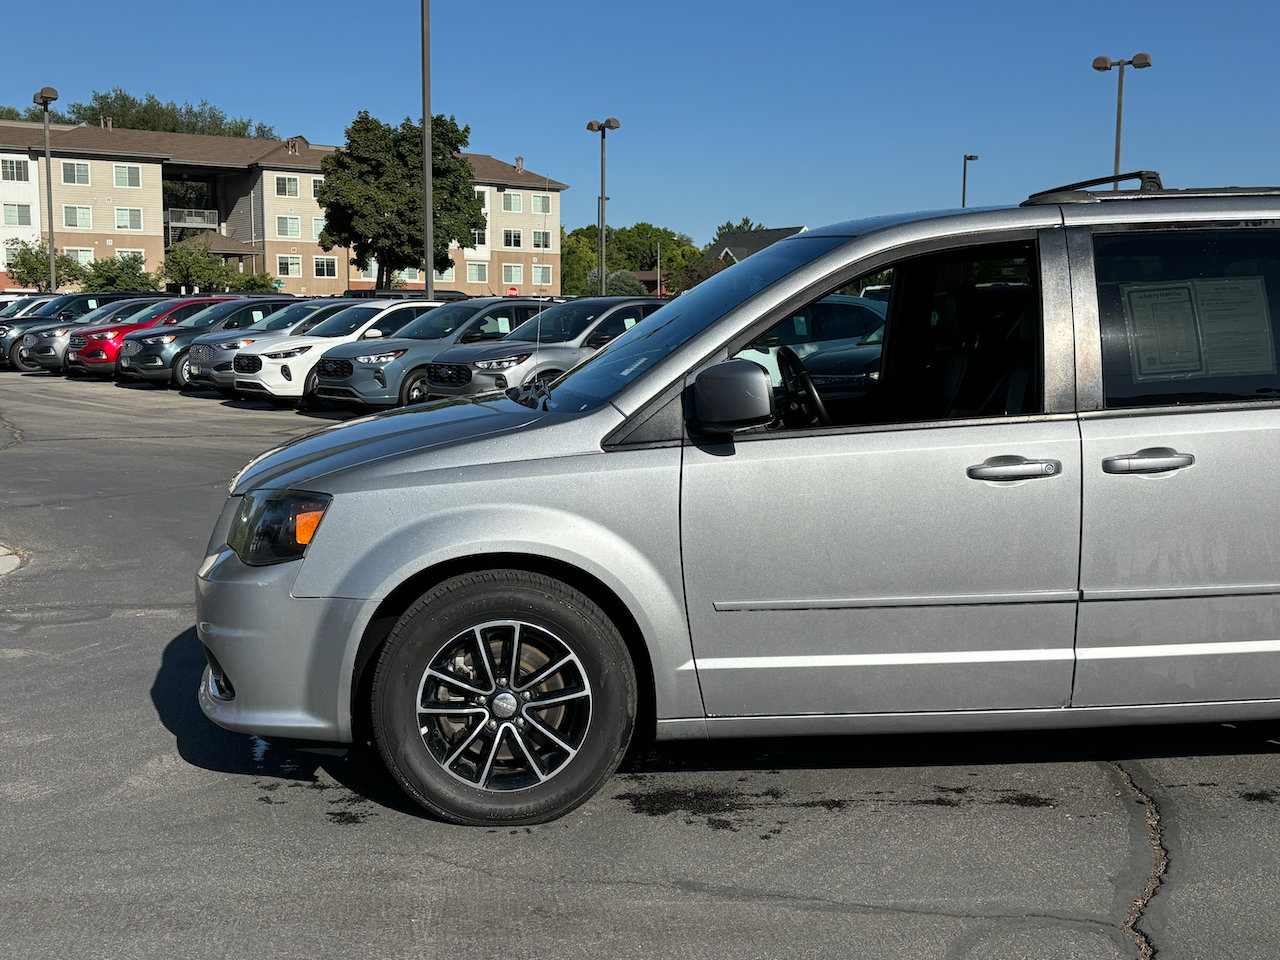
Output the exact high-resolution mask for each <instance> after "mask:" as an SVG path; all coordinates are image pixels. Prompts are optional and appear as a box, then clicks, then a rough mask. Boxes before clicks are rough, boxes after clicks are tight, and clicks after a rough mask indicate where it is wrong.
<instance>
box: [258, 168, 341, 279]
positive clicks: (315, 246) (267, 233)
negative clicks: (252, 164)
mask: <svg viewBox="0 0 1280 960" xmlns="http://www.w3.org/2000/svg"><path fill="white" fill-rule="evenodd" d="M277 178H283V182H284V185H285V187H284V189H286V190H288V189H290V188H289V186H288V185H289V184H290V183H291V182H293V181H296V182H297V187H298V195H297V196H296V197H295V196H288V195H284V196H281V195H280V194H279V193H278V191H277V184H276V179H277ZM323 179H324V178H323V177H322V176H321V175H320V173H319V172H318V171H317V172H311V171H293V170H270V169H268V170H264V171H262V179H261V187H260V190H261V194H262V213H263V227H264V230H263V232H262V234H261V235H262V236H264V237H265V238H266V250H267V272H268V273H269V274H271V276H273V277H275V278H276V280H277V281H279V282H281V283H283V284H284V286H283V287H282V289H283V290H284V291H285V292H286V293H296V294H310V295H314V296H328V295H330V294H335V293H343V292H345V291H346V289H347V285H348V282H347V271H346V266H345V265H346V259H347V256H346V251H345V250H343V249H342V248H340V247H335V248H334V249H333V250H330V251H328V252H326V251H324V250H321V249H320V244H319V243H318V242H317V240H316V237H317V236H318V235H319V229H317V228H320V227H321V226H322V223H321V222H322V221H323V219H324V208H323V207H321V206H320V204H318V203H317V202H316V200H315V197H314V195H313V194H314V183H319V182H323ZM313 182H314V183H313ZM282 220H283V222H282ZM282 228H283V229H282ZM295 228H296V231H297V236H293V235H291V234H292V231H293V230H294V229H295ZM280 257H297V258H299V259H298V265H299V267H300V269H301V276H286V275H284V273H283V272H282V271H281V270H280V262H279V258H280ZM317 259H320V260H322V261H327V259H332V260H333V261H334V264H333V265H334V273H335V276H332V277H326V276H316V273H317V265H316V261H317Z"/></svg>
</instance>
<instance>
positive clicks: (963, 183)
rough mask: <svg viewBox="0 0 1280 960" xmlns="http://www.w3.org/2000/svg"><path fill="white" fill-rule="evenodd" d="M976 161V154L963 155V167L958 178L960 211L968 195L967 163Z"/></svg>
mask: <svg viewBox="0 0 1280 960" xmlns="http://www.w3.org/2000/svg"><path fill="white" fill-rule="evenodd" d="M977 159H978V155H977V154H976V153H966V154H965V155H964V167H963V168H962V170H961V176H960V207H961V209H963V208H964V203H965V199H966V196H967V194H968V193H969V161H970V160H977Z"/></svg>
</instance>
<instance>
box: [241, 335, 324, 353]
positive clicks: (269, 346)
mask: <svg viewBox="0 0 1280 960" xmlns="http://www.w3.org/2000/svg"><path fill="white" fill-rule="evenodd" d="M345 342H346V341H344V340H343V338H342V337H308V336H301V337H272V338H271V339H270V340H268V341H266V342H265V343H259V342H258V338H257V337H255V338H254V340H253V343H251V344H249V346H247V347H245V348H244V349H243V350H241V351H240V352H241V353H248V354H254V353H259V354H261V353H275V352H276V351H278V350H293V349H296V348H297V347H313V348H314V350H313V351H308V352H314V353H315V354H316V356H319V355H320V354H322V353H324V352H325V350H327V349H328V347H327V346H326V344H329V345H330V346H337V345H338V344H339V343H345Z"/></svg>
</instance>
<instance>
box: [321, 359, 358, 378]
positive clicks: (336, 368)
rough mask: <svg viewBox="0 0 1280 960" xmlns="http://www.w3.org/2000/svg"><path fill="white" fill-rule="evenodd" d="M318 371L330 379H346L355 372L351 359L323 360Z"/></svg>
mask: <svg viewBox="0 0 1280 960" xmlns="http://www.w3.org/2000/svg"><path fill="white" fill-rule="evenodd" d="M316 372H317V373H319V374H320V376H322V377H328V378H329V379H330V380H345V379H347V377H349V376H351V374H352V373H353V372H354V368H353V367H352V366H351V361H350V360H321V361H320V363H319V364H317V365H316Z"/></svg>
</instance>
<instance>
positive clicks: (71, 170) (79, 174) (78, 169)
mask: <svg viewBox="0 0 1280 960" xmlns="http://www.w3.org/2000/svg"><path fill="white" fill-rule="evenodd" d="M62 182H63V183H74V184H76V185H78V186H82V187H87V186H88V185H89V164H87V163H76V162H74V161H71V160H63V161H62Z"/></svg>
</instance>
